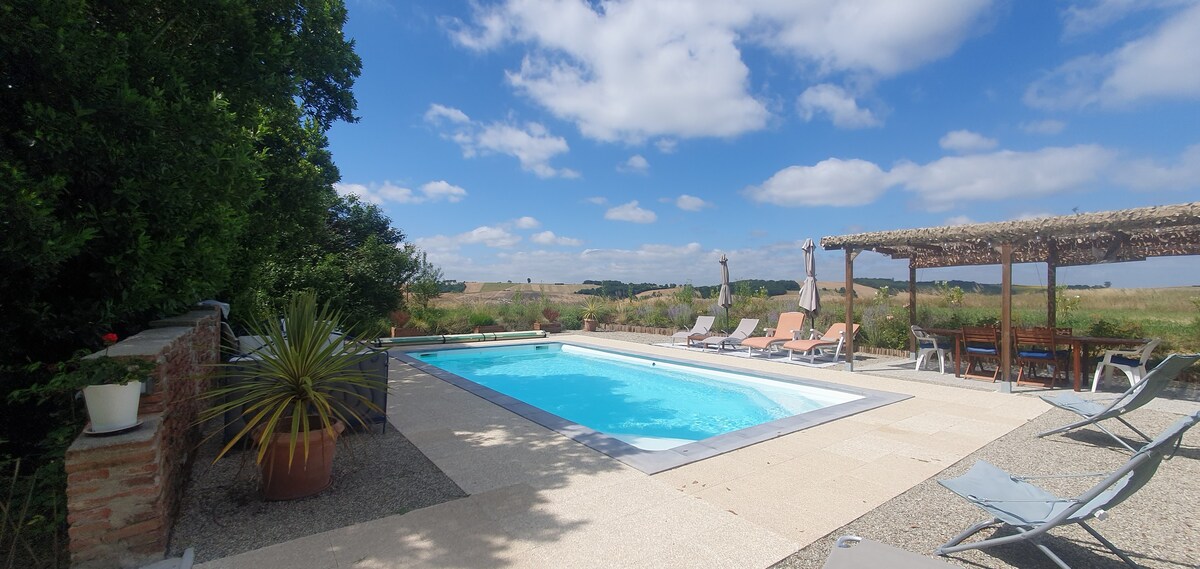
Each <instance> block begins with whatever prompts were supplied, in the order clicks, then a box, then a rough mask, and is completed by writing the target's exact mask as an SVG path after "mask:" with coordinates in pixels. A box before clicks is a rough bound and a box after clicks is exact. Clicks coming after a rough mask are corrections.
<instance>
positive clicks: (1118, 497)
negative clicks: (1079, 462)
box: [936, 411, 1200, 569]
mask: <svg viewBox="0 0 1200 569" xmlns="http://www.w3.org/2000/svg"><path fill="white" fill-rule="evenodd" d="M1198 420H1200V411H1198V412H1196V413H1195V414H1194V415H1190V416H1187V417H1184V418H1182V419H1180V420H1179V421H1177V422H1176V423H1175V424H1174V425H1171V426H1170V427H1168V428H1167V430H1165V431H1163V432H1162V434H1160V435H1158V437H1157V438H1155V439H1154V440H1153V441H1151V442H1150V443H1149V444H1147V445H1146V446H1145V447H1143V448H1142V450H1140V451H1138V452H1136V453H1134V455H1133V456H1132V457H1130V458H1129V461H1128V462H1126V463H1125V464H1124V465H1123V466H1121V467H1120V468H1118V469H1117V470H1116V471H1114V472H1112V473H1111V474H1106V473H1098V474H1082V475H1081V474H1075V475H1064V476H1040V477H1039V476H1027V477H1019V476H1013V475H1011V474H1009V473H1008V472H1005V471H1004V470H1002V469H1000V468H997V467H995V466H993V465H992V464H990V463H988V462H985V461H982V460H981V461H978V462H976V463H975V465H974V466H972V467H971V470H969V471H967V473H966V474H964V475H962V476H959V477H958V478H953V479H950V480H938V483H939V484H941V485H942V486H945V487H946V488H947V489H949V490H950V491H951V492H954V493H955V494H958V495H959V496H961V497H962V498H963V499H965V500H967V501H968V502H970V503H972V504H975V505H976V506H978V507H980V508H981V509H983V510H984V511H985V512H987V513H988V514H989V515H991V516H993V518H992V519H991V520H987V521H983V522H979V523H977V524H975V525H973V526H971V527H969V528H967V529H966V530H964V531H963V532H962V533H960V534H958V535H957V536H955V537H954V539H951V540H950V541H948V542H946V544H945V545H942V546H941V547H939V548H937V551H936V553H937V554H938V555H948V554H951V553H955V552H959V551H964V550H967V549H984V548H987V547H994V546H997V545H1004V544H1009V543H1015V542H1021V541H1024V542H1029V543H1031V544H1033V546H1034V547H1037V548H1038V549H1039V550H1041V552H1042V553H1044V554H1045V555H1046V556H1047V557H1049V558H1050V560H1051V561H1053V562H1054V563H1055V564H1057V565H1058V566H1059V567H1062V568H1064V569H1070V566H1069V565H1067V564H1066V562H1064V561H1063V560H1062V559H1061V558H1059V557H1058V556H1057V555H1055V554H1054V552H1053V551H1051V550H1050V548H1048V547H1046V545H1045V544H1044V543H1042V538H1043V537H1044V536H1045V534H1046V533H1047V532H1049V531H1050V530H1051V529H1054V528H1056V527H1058V526H1062V525H1069V524H1079V525H1080V527H1082V528H1083V529H1084V530H1086V531H1087V532H1088V533H1090V534H1092V537H1095V538H1096V540H1097V541H1099V542H1100V543H1102V544H1104V546H1105V547H1107V548H1108V549H1109V551H1112V552H1113V553H1114V554H1116V556H1117V557H1120V558H1121V560H1122V561H1124V562H1125V564H1126V565H1129V566H1130V567H1134V568H1136V567H1137V565H1136V564H1135V563H1134V562H1133V560H1132V559H1130V558H1129V556H1128V555H1126V554H1125V552H1123V551H1121V550H1120V549H1117V547H1116V546H1115V545H1113V544H1112V542H1110V541H1108V540H1107V539H1105V538H1104V536H1102V535H1100V532H1098V531H1096V530H1095V529H1094V528H1092V526H1090V525H1088V523H1087V522H1088V520H1090V519H1092V518H1093V517H1096V518H1100V519H1103V517H1104V516H1105V514H1106V512H1107V511H1108V510H1111V509H1112V508H1114V507H1116V506H1117V505H1119V504H1120V503H1121V502H1124V501H1125V499H1126V498H1129V497H1130V496H1132V495H1133V494H1134V493H1135V492H1137V491H1138V490H1139V489H1141V487H1142V486H1145V485H1146V483H1147V482H1149V481H1150V478H1151V477H1153V476H1154V473H1155V471H1157V470H1158V465H1159V464H1160V463H1161V462H1162V460H1163V459H1164V458H1167V454H1168V453H1170V454H1171V455H1172V456H1173V455H1174V453H1175V451H1176V450H1178V448H1179V444H1180V442H1181V441H1182V438H1183V433H1184V432H1185V431H1187V430H1188V428H1190V427H1191V426H1192V425H1194V424H1195V423H1196V421H1198ZM1086 476H1097V477H1099V476H1103V477H1104V479H1103V480H1101V481H1100V482H1099V483H1098V484H1096V485H1095V486H1093V487H1092V488H1091V489H1090V490H1088V491H1086V492H1084V493H1083V494H1080V495H1079V496H1077V497H1075V498H1060V497H1058V496H1056V495H1054V494H1052V493H1050V492H1047V491H1046V490H1043V489H1042V488H1040V487H1038V486H1035V485H1033V484H1030V483H1029V482H1027V480H1031V479H1034V478H1078V477H1086ZM997 524H1000V525H1003V526H1008V527H1010V528H1012V529H1014V530H1016V532H1017V533H1016V534H1014V535H1005V536H1000V537H997V534H998V533H999V532H997V534H993V535H992V536H991V537H989V538H987V539H984V540H982V541H976V542H972V543H965V544H964V543H962V541H963V540H964V539H966V538H968V537H970V536H971V535H973V534H975V533H976V532H978V531H979V530H981V529H983V528H985V527H988V526H992V525H997Z"/></svg>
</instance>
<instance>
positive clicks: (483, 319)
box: [467, 312, 496, 328]
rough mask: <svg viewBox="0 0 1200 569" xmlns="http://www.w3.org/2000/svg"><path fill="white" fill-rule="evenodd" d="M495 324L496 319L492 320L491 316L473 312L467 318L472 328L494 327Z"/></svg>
mask: <svg viewBox="0 0 1200 569" xmlns="http://www.w3.org/2000/svg"><path fill="white" fill-rule="evenodd" d="M495 323H496V319H495V318H492V315H491V314H482V313H479V312H472V313H471V315H470V316H469V317H467V324H469V325H470V326H471V327H472V328H474V327H476V326H492V325H494V324H495Z"/></svg>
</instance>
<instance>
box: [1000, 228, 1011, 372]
mask: <svg viewBox="0 0 1200 569" xmlns="http://www.w3.org/2000/svg"><path fill="white" fill-rule="evenodd" d="M1012 252H1013V246H1012V244H1011V243H1004V244H1001V245H1000V381H1002V382H1004V383H1002V384H1001V385H1000V391H1001V392H1002V393H1012V369H1011V367H1012Z"/></svg>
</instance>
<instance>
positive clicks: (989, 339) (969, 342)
mask: <svg viewBox="0 0 1200 569" xmlns="http://www.w3.org/2000/svg"><path fill="white" fill-rule="evenodd" d="M962 338H963V339H962V341H963V348H964V349H963V356H964V357H965V358H966V360H967V369H966V371H964V372H963V376H964V377H971V376H974V377H980V378H986V377H987V376H985V375H977V374H972V373H971V371H972V370H978V369H979V368H978V367H977V366H979V365H980V364H981V363H982V362H985V361H990V362H995V364H996V371H994V372H992V377H991V378H990V379H991V380H992V381H996V378H998V377H999V376H1000V349H999V347H997V345H996V329H995V328H992V327H990V326H963V329H962Z"/></svg>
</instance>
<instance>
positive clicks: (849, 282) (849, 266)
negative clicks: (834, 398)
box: [843, 247, 858, 371]
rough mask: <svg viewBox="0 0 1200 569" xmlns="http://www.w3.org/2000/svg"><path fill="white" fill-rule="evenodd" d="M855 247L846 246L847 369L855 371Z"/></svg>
mask: <svg viewBox="0 0 1200 569" xmlns="http://www.w3.org/2000/svg"><path fill="white" fill-rule="evenodd" d="M856 256H858V255H857V253H855V251H854V250H853V249H850V248H848V247H847V248H846V320H845V322H846V343H845V345H844V346H843V351H844V352H845V354H846V371H854V334H852V333H851V332H853V331H854V257H856Z"/></svg>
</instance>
